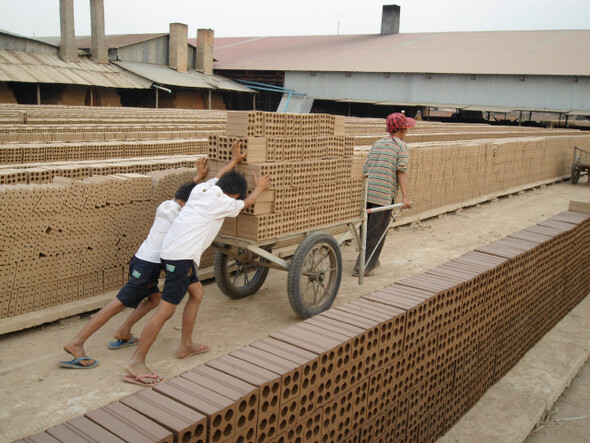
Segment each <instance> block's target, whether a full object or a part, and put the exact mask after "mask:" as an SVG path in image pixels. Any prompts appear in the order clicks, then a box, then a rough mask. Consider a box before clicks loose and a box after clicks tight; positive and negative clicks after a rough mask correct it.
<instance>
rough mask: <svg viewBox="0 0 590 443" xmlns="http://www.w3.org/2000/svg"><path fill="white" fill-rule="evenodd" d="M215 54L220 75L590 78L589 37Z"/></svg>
mask: <svg viewBox="0 0 590 443" xmlns="http://www.w3.org/2000/svg"><path fill="white" fill-rule="evenodd" d="M193 42H194V39H193ZM214 48H215V49H214V57H215V59H216V60H217V62H216V63H215V68H216V69H238V70H245V69H253V70H265V71H266V70H269V71H274V70H280V71H332V72H334V71H337V72H346V71H350V72H392V73H402V72H406V73H441V74H443V73H444V74H465V73H468V74H506V75H508V74H513V75H514V74H516V75H527V74H528V75H568V76H569V75H579V76H585V75H586V76H587V75H590V57H589V56H588V54H590V30H551V31H486V32H437V33H413V34H390V35H381V34H375V35H338V36H295V37H231V38H219V37H217V38H215V46H214Z"/></svg>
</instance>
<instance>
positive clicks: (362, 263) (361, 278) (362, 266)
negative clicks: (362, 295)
mask: <svg viewBox="0 0 590 443" xmlns="http://www.w3.org/2000/svg"><path fill="white" fill-rule="evenodd" d="M363 188H364V189H363V203H362V204H363V207H362V211H363V222H362V223H361V250H360V251H359V285H362V284H363V282H364V281H365V256H366V254H367V221H368V217H369V215H368V213H367V195H368V192H369V180H368V178H367V176H366V175H365V177H364V187H363Z"/></svg>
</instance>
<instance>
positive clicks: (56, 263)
mask: <svg viewBox="0 0 590 443" xmlns="http://www.w3.org/2000/svg"><path fill="white" fill-rule="evenodd" d="M193 164H194V161H193ZM194 175H195V170H194V169H191V168H181V169H172V170H166V171H154V172H151V173H147V174H136V173H116V174H112V175H103V176H101V175H94V176H92V177H86V178H83V179H72V178H65V177H55V178H54V180H53V183H48V184H38V185H35V184H33V185H2V186H0V212H1V213H2V217H1V219H0V318H6V317H12V316H17V315H21V314H25V313H27V312H31V311H37V310H41V309H44V308H48V307H50V306H56V305H60V304H64V303H68V302H71V301H74V300H78V299H82V298H87V297H92V296H94V295H99V294H102V293H105V292H108V291H112V290H118V289H119V288H120V287H121V286H122V285H123V284H124V283H125V282H126V281H127V272H128V268H127V264H128V262H129V260H130V259H131V257H132V256H133V254H134V253H135V252H136V250H137V248H138V247H139V245H140V244H141V242H142V241H143V240H144V239H145V237H146V235H147V233H148V231H149V229H150V227H151V224H152V221H153V217H154V214H155V210H156V208H157V206H158V205H159V204H160V203H161V202H162V201H163V200H166V199H169V198H172V196H173V195H174V193H175V192H176V190H177V189H178V187H179V186H180V185H181V184H182V183H185V182H187V181H190V180H192V179H193V177H194ZM212 261H213V255H212V253H211V251H208V253H207V254H206V255H205V257H204V260H203V267H207V266H211V265H212Z"/></svg>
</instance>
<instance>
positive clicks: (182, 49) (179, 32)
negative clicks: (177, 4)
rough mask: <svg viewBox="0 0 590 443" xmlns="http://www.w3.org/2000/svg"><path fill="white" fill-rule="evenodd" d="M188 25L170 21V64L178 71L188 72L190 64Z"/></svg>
mask: <svg viewBox="0 0 590 443" xmlns="http://www.w3.org/2000/svg"><path fill="white" fill-rule="evenodd" d="M187 46H188V26H187V25H185V24H183V23H170V43H169V51H168V54H169V55H168V56H169V60H168V66H170V67H171V68H172V69H176V70H177V71H178V72H186V70H187V64H188V61H187V60H188V58H187V57H188V53H187Z"/></svg>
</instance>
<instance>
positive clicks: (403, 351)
mask: <svg viewBox="0 0 590 443" xmlns="http://www.w3.org/2000/svg"><path fill="white" fill-rule="evenodd" d="M575 209H576V211H583V212H574V211H566V212H563V213H560V214H558V215H556V216H554V217H552V218H550V219H548V220H546V221H544V222H542V223H539V224H538V225H534V226H531V227H529V228H527V229H524V230H522V231H519V232H516V233H514V234H512V235H509V236H507V237H505V238H503V239H501V240H499V241H497V242H495V243H492V244H490V245H487V246H483V247H481V248H478V249H476V250H474V251H471V252H469V253H467V254H465V255H463V256H460V257H458V258H456V259H453V260H450V261H449V262H447V263H444V264H442V265H440V266H437V267H435V268H433V269H430V270H428V271H426V272H424V273H422V274H419V275H416V276H414V277H410V278H405V279H403V280H399V281H397V282H395V283H394V284H392V285H389V286H387V287H385V288H383V289H381V290H378V291H376V292H374V293H372V294H370V295H367V296H364V297H361V298H359V299H357V300H355V301H353V302H350V303H347V304H344V305H341V306H339V307H334V308H332V309H330V310H328V311H325V312H323V313H321V314H319V315H317V316H315V317H313V318H310V319H308V320H305V321H303V322H301V323H299V324H297V325H295V326H292V327H289V328H287V329H284V330H281V331H278V332H276V333H273V334H271V335H269V336H267V337H265V338H262V339H260V340H258V341H255V342H253V343H251V344H249V345H247V346H244V347H242V348H240V349H237V350H235V351H232V352H230V353H229V354H228V355H223V356H220V357H217V358H214V359H212V360H209V361H207V362H206V363H205V364H204V365H202V366H199V367H197V368H195V369H193V370H190V371H188V372H186V373H184V374H181V375H180V376H179V377H176V378H173V379H170V380H167V381H165V382H164V383H162V384H160V385H157V386H155V387H154V388H152V389H144V390H141V391H139V392H137V393H135V394H132V395H130V396H127V397H124V398H122V399H121V400H120V401H116V402H114V403H111V404H109V405H107V406H104V407H102V408H99V409H97V410H94V411H90V412H87V413H86V414H84V416H80V417H77V418H75V419H73V420H70V421H68V422H66V423H64V424H61V425H58V426H55V427H53V428H50V429H48V430H46V431H44V432H42V433H39V434H36V435H34V436H32V437H31V439H30V440H28V441H47V440H43V439H48V438H50V437H54V438H57V439H58V440H60V441H78V440H79V441H83V440H84V438H83V437H84V435H92V436H93V438H95V439H97V440H98V441H114V440H116V441H118V440H117V439H122V440H124V441H139V439H140V437H141V438H142V441H143V440H145V441H154V442H156V441H158V442H163V441H191V442H203V443H205V442H211V443H218V442H219V443H222V442H273V443H279V442H280V443H287V442H324V441H325V442H333V441H338V442H363V443H369V442H391V441H408V442H434V441H436V440H437V439H438V438H439V437H440V436H442V435H443V434H444V433H445V432H446V431H447V430H448V429H449V428H450V427H452V426H453V425H454V424H455V423H456V422H457V421H458V420H459V419H460V418H461V416H462V415H463V414H465V412H466V411H467V410H469V409H470V408H471V407H472V406H473V405H474V404H475V403H476V402H477V401H478V399H479V398H480V397H481V396H482V395H483V394H484V393H485V392H486V390H487V389H488V388H489V387H490V386H492V385H493V384H494V383H495V382H496V381H498V380H499V379H500V378H501V377H502V376H504V375H505V374H506V373H507V372H508V371H509V370H510V368H512V367H513V366H514V365H515V364H516V362H518V360H519V359H520V358H522V356H523V355H524V354H525V353H526V352H527V351H528V350H529V349H530V348H531V347H532V346H533V345H534V344H535V343H536V342H537V341H538V340H539V339H540V338H541V337H542V336H543V335H544V334H545V333H546V332H547V331H549V330H550V329H551V328H552V327H553V326H554V325H555V324H556V323H557V322H558V321H559V320H560V319H561V318H563V317H564V316H565V315H566V314H567V313H568V312H569V311H570V310H571V309H572V308H573V307H574V306H575V305H576V304H577V303H579V302H580V301H581V300H582V299H583V298H584V297H586V296H587V295H588V293H589V292H590V203H585V204H577V205H576V207H575ZM52 441H53V440H52Z"/></svg>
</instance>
